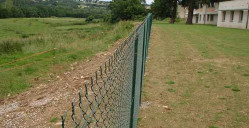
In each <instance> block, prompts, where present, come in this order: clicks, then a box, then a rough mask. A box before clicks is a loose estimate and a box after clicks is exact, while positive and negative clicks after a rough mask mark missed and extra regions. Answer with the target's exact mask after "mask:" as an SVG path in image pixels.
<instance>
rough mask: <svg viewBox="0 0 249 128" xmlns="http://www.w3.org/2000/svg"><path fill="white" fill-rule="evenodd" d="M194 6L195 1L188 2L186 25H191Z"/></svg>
mask: <svg viewBox="0 0 249 128" xmlns="http://www.w3.org/2000/svg"><path fill="white" fill-rule="evenodd" d="M194 5H195V0H190V2H189V6H188V19H187V22H186V24H193V23H192V20H193V13H194Z"/></svg>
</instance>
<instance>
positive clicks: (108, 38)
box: [0, 18, 133, 99]
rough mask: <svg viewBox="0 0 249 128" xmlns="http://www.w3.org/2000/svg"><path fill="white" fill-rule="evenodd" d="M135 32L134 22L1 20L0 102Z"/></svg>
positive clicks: (71, 19)
mask: <svg viewBox="0 0 249 128" xmlns="http://www.w3.org/2000/svg"><path fill="white" fill-rule="evenodd" d="M132 28H133V24H132V23H131V22H121V23H119V24H115V25H109V24H105V23H90V24H88V23H86V22H85V21H84V19H77V18H13V19H0V99H1V98H4V97H5V96H7V95H10V94H16V93H18V92H21V91H23V90H25V89H26V88H27V87H30V86H31V85H34V84H36V83H40V82H45V81H47V80H48V78H49V79H52V78H53V77H55V76H56V74H58V73H61V72H62V71H65V69H68V68H69V66H68V65H69V64H71V63H72V62H75V61H78V60H83V59H85V58H87V57H91V56H94V55H95V54H96V53H98V52H101V51H104V50H106V49H107V48H109V47H110V46H112V44H113V42H115V41H117V40H118V39H120V38H123V37H125V36H126V35H127V34H128V33H129V32H130V30H131V29H132ZM49 74H50V75H49ZM51 74H52V75H51Z"/></svg>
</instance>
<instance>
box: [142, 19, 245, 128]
mask: <svg viewBox="0 0 249 128" xmlns="http://www.w3.org/2000/svg"><path fill="white" fill-rule="evenodd" d="M142 98H143V99H142V102H143V103H144V104H145V105H142V106H143V107H142V108H141V109H140V116H139V124H138V127H140V128H153V127H154V128H248V126H249V100H248V99H249V31H248V30H239V29H229V28H218V27H216V26H209V25H206V26H205V25H184V24H175V25H171V24H167V23H165V22H154V23H153V29H152V35H151V42H150V50H149V57H148V62H147V70H146V77H145V85H144V88H143V97H142Z"/></svg>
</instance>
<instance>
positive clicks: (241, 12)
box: [239, 11, 244, 22]
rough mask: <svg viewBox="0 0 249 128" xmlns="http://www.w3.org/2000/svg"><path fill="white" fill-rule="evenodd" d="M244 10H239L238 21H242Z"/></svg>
mask: <svg viewBox="0 0 249 128" xmlns="http://www.w3.org/2000/svg"><path fill="white" fill-rule="evenodd" d="M243 16H244V11H239V22H242V21H243Z"/></svg>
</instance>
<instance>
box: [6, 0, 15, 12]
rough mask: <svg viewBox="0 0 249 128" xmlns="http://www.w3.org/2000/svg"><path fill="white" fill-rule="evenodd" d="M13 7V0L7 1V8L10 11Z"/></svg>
mask: <svg viewBox="0 0 249 128" xmlns="http://www.w3.org/2000/svg"><path fill="white" fill-rule="evenodd" d="M12 7H13V0H6V1H5V8H6V9H8V10H10V9H11V8H12Z"/></svg>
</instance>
